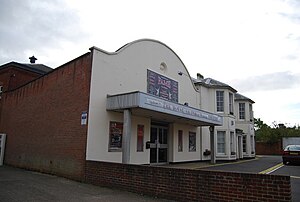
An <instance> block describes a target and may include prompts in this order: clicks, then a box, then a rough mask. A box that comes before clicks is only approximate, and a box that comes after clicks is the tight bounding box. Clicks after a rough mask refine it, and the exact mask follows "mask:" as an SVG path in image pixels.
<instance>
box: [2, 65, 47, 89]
mask: <svg viewBox="0 0 300 202" xmlns="http://www.w3.org/2000/svg"><path fill="white" fill-rule="evenodd" d="M40 76H41V75H40V74H37V73H34V72H29V71H26V70H23V69H19V68H15V67H8V68H5V69H3V70H1V71H0V82H1V83H2V85H3V87H4V88H3V91H6V90H11V89H15V88H17V87H19V86H21V85H23V84H25V83H27V82H29V81H32V80H33V79H35V78H38V77H40Z"/></svg>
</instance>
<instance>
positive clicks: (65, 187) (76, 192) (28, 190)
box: [0, 166, 169, 202]
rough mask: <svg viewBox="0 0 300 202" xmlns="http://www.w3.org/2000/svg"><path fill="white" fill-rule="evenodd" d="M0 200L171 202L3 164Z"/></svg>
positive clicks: (7, 201) (1, 168)
mask: <svg viewBox="0 0 300 202" xmlns="http://www.w3.org/2000/svg"><path fill="white" fill-rule="evenodd" d="M0 201H1V202H17V201H22V202H27V201H30V202H34V201H39V202H44V201H72V202H73V201H74V202H76V201H91V202H93V201H101V202H121V201H122V202H127V201H135V202H158V201H161V202H168V201H169V200H164V199H158V198H153V197H151V196H144V195H139V194H135V193H131V192H126V191H121V190H117V189H110V188H104V187H99V186H93V185H90V184H85V183H80V182H76V181H72V180H68V179H65V178H62V177H57V176H54V175H47V174H42V173H38V172H32V171H26V170H23V169H18V168H13V167H9V166H0Z"/></svg>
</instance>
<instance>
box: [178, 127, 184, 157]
mask: <svg viewBox="0 0 300 202" xmlns="http://www.w3.org/2000/svg"><path fill="white" fill-rule="evenodd" d="M177 135H178V152H183V131H182V130H178V133H177Z"/></svg>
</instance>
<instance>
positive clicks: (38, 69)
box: [0, 62, 53, 75]
mask: <svg viewBox="0 0 300 202" xmlns="http://www.w3.org/2000/svg"><path fill="white" fill-rule="evenodd" d="M11 66H14V67H17V68H20V69H24V70H27V71H31V72H35V73H37V74H41V75H43V74H46V73H48V72H50V71H52V70H53V69H52V68H51V67H48V66H46V65H43V64H36V63H34V64H25V63H17V62H9V63H6V64H4V65H1V66H0V70H1V69H5V68H8V67H11Z"/></svg>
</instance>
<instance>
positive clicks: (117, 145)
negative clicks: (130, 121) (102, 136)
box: [108, 121, 123, 151]
mask: <svg viewBox="0 0 300 202" xmlns="http://www.w3.org/2000/svg"><path fill="white" fill-rule="evenodd" d="M122 134H123V123H121V122H115V121H111V122H110V123H109V148H108V149H109V151H120V150H121V149H122Z"/></svg>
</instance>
